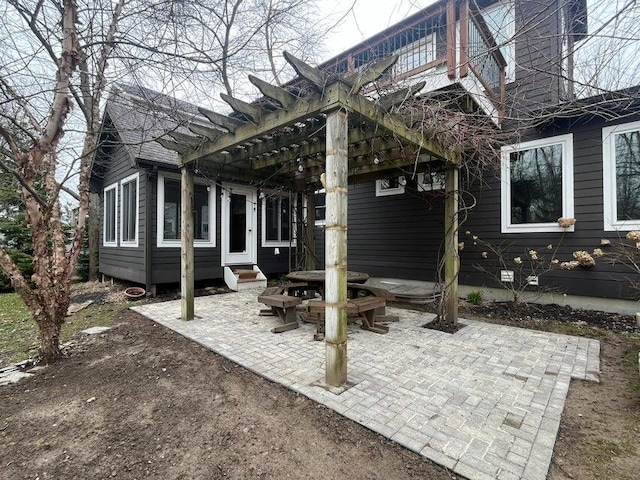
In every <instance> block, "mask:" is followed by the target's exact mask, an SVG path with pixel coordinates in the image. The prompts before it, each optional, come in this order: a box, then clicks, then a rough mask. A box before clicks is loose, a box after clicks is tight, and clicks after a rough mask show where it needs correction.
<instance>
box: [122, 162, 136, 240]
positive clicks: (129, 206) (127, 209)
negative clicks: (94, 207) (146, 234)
mask: <svg viewBox="0 0 640 480" xmlns="http://www.w3.org/2000/svg"><path fill="white" fill-rule="evenodd" d="M138 177H139V175H138V174H137V173H136V174H134V175H131V176H130V177H127V178H125V179H123V180H121V181H120V246H122V247H137V246H138Z"/></svg>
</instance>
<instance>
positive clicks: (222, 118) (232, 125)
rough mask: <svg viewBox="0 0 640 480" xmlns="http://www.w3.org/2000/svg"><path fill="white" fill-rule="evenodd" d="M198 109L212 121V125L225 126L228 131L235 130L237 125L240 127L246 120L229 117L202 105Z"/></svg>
mask: <svg viewBox="0 0 640 480" xmlns="http://www.w3.org/2000/svg"><path fill="white" fill-rule="evenodd" d="M198 111H199V112H200V113H201V114H202V115H203V116H205V117H206V118H207V119H208V120H209V121H210V122H211V123H213V124H214V125H218V126H219V127H223V128H225V129H226V130H228V131H229V132H230V133H233V132H235V131H236V129H237V128H238V127H241V126H242V125H244V124H245V123H246V122H243V121H242V120H238V119H237V118H231V117H228V116H226V115H222V114H221V113H218V112H214V111H213V110H209V109H207V108H204V107H198Z"/></svg>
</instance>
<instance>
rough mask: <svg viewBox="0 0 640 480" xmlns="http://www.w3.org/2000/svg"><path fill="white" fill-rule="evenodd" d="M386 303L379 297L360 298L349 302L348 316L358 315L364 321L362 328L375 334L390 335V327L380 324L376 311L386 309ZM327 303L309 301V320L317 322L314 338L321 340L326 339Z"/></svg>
mask: <svg viewBox="0 0 640 480" xmlns="http://www.w3.org/2000/svg"><path fill="white" fill-rule="evenodd" d="M385 305H386V301H385V300H384V299H383V298H378V297H372V296H369V297H358V298H352V299H349V300H347V315H358V316H359V317H360V318H361V319H362V325H361V326H360V328H362V329H363V330H369V331H370V332H375V333H388V332H389V327H388V326H387V325H382V324H380V323H378V322H379V317H377V316H376V310H378V309H380V308H384V306H385ZM325 306H326V304H325V302H323V301H322V300H309V318H313V319H315V320H316V322H317V331H316V335H314V338H315V339H316V340H321V339H322V338H323V337H324V311H325Z"/></svg>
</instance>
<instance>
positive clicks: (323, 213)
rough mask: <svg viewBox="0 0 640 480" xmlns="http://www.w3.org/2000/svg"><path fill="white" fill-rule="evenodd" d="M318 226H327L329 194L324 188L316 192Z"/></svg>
mask: <svg viewBox="0 0 640 480" xmlns="http://www.w3.org/2000/svg"><path fill="white" fill-rule="evenodd" d="M315 195H316V226H317V227H324V226H325V225H326V224H327V193H326V192H325V190H324V188H321V189H320V190H316V192H315Z"/></svg>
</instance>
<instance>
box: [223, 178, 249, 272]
mask: <svg viewBox="0 0 640 480" xmlns="http://www.w3.org/2000/svg"><path fill="white" fill-rule="evenodd" d="M221 235H222V265H241V264H255V263H257V258H256V255H257V250H258V249H257V246H258V245H257V241H258V237H257V195H256V190H255V189H253V188H251V187H247V186H245V185H234V184H230V183H223V184H222V232H221Z"/></svg>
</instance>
